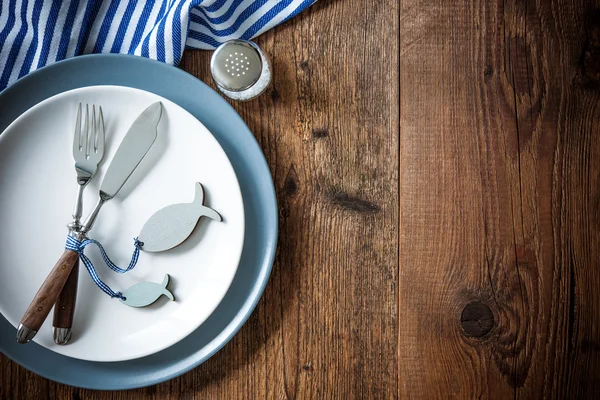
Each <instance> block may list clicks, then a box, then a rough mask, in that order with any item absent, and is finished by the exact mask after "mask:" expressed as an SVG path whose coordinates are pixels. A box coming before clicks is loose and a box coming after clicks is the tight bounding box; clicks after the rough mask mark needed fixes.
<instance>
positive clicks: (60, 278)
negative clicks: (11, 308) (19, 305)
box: [21, 250, 79, 332]
mask: <svg viewBox="0 0 600 400" xmlns="http://www.w3.org/2000/svg"><path fill="white" fill-rule="evenodd" d="M78 259H79V254H77V253H76V252H74V251H72V250H65V252H64V253H63V254H62V256H61V257H60V258H59V259H58V261H57V262H56V264H55V265H54V268H52V270H51V271H50V273H49V274H48V276H47V277H46V280H45V281H44V283H43V284H42V286H41V287H40V289H39V290H38V292H37V293H36V295H35V297H34V298H33V300H32V301H31V304H30V305H29V307H28V308H27V311H25V314H24V315H23V318H22V319H21V325H22V326H23V327H25V328H27V329H29V330H31V331H34V332H37V331H39V329H40V327H41V326H42V324H43V323H44V320H46V317H48V314H50V310H51V309H52V307H53V306H54V303H56V300H57V299H58V296H59V295H60V292H61V290H62V289H63V287H64V286H65V283H66V282H67V279H68V278H69V275H70V274H71V271H72V270H73V266H74V265H75V263H76V262H77V260H78Z"/></svg>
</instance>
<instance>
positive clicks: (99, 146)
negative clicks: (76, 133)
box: [94, 106, 104, 159]
mask: <svg viewBox="0 0 600 400" xmlns="http://www.w3.org/2000/svg"><path fill="white" fill-rule="evenodd" d="M94 122H95V121H94ZM97 133H98V135H97V136H96V154H98V157H100V159H102V156H103V155H104V116H103V115H102V106H99V107H98V131H97Z"/></svg>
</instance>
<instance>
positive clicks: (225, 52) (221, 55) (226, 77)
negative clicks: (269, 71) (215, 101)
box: [210, 40, 262, 92]
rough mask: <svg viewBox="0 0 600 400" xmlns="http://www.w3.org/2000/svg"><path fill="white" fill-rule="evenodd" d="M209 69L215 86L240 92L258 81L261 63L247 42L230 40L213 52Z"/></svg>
mask: <svg viewBox="0 0 600 400" xmlns="http://www.w3.org/2000/svg"><path fill="white" fill-rule="evenodd" d="M210 69H211V72H212V75H213V78H214V80H215V82H216V84H217V85H219V86H220V87H222V88H223V89H226V90H231V91H234V92H241V91H242V90H246V89H248V88H249V87H251V86H252V85H254V84H255V83H256V82H257V81H258V78H260V73H261V71H262V61H261V59H260V54H259V53H258V51H257V50H256V49H255V48H254V47H252V46H251V45H250V44H249V43H248V42H245V41H241V40H232V41H229V42H226V43H224V44H223V45H221V46H220V47H219V48H218V49H217V50H215V53H214V54H213V56H212V60H211V65H210Z"/></svg>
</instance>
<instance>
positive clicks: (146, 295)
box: [121, 274, 175, 307]
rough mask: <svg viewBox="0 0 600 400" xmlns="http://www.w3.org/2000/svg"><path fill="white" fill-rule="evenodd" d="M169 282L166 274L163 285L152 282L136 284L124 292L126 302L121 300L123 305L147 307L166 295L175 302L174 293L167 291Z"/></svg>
mask: <svg viewBox="0 0 600 400" xmlns="http://www.w3.org/2000/svg"><path fill="white" fill-rule="evenodd" d="M169 280H170V277H169V275H168V274H166V275H165V278H164V279H163V281H162V283H161V284H158V283H152V282H140V283H136V284H135V285H133V286H132V287H130V288H129V289H127V290H126V291H125V292H123V297H125V300H123V299H121V303H123V304H126V305H128V306H130V307H146V306H149V305H150V304H152V303H154V302H155V301H156V300H158V299H159V298H160V296H162V295H165V296H167V297H168V298H169V299H171V300H173V301H175V297H173V293H171V292H169V290H168V289H167V285H168V284H169Z"/></svg>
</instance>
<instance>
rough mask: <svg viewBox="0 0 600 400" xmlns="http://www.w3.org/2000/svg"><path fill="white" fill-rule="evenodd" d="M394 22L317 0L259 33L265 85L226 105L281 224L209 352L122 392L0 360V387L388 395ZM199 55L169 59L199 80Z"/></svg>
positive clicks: (392, 346) (157, 393) (205, 61)
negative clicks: (265, 173)
mask: <svg viewBox="0 0 600 400" xmlns="http://www.w3.org/2000/svg"><path fill="white" fill-rule="evenodd" d="M398 25H399V21H398V4H397V1H395V0H385V1H376V0H355V1H352V2H349V1H335V0H331V1H323V0H322V1H320V2H318V3H317V4H315V5H314V6H312V7H311V8H310V9H309V10H307V11H306V12H304V13H302V14H301V15H299V16H297V17H296V18H294V19H292V20H291V21H289V22H286V23H285V24H284V25H282V26H280V27H277V28H276V29H274V30H272V31H270V32H268V33H266V34H265V35H262V36H261V37H260V38H259V40H258V43H259V44H260V45H261V46H262V47H263V48H264V49H265V51H266V52H267V53H268V55H269V56H270V57H271V59H272V61H273V66H274V68H273V70H274V86H273V87H272V88H271V89H270V91H269V92H268V93H266V94H265V95H263V96H262V97H260V98H259V99H257V100H254V101H252V102H248V103H232V104H233V106H234V107H235V109H236V110H237V111H238V112H239V113H240V115H241V116H242V117H243V118H244V120H245V121H246V122H247V123H248V125H249V127H250V129H251V130H252V131H253V132H254V133H255V135H256V138H257V140H258V142H259V144H260V145H261V147H262V149H263V151H264V153H265V155H266V158H267V160H268V163H269V166H270V168H271V171H272V173H273V176H274V180H275V186H276V189H277V196H278V201H279V206H280V216H281V223H280V232H281V234H280V237H279V240H280V242H279V247H278V253H277V257H276V263H275V266H274V269H273V274H272V276H271V279H270V282H269V285H268V286H267V289H266V292H265V295H264V296H263V298H262V299H261V301H260V303H259V304H258V307H257V309H256V311H255V312H254V313H253V314H252V316H251V317H250V319H249V321H248V322H247V324H246V325H245V326H244V327H243V328H242V330H241V331H240V333H238V334H237V335H236V336H235V337H234V339H233V340H232V341H231V342H230V343H229V344H228V345H227V346H226V347H225V348H224V349H223V350H222V351H220V352H219V353H217V354H216V355H215V356H214V357H213V358H211V359H210V360H209V361H208V362H206V363H205V364H204V365H202V366H201V367H199V368H197V369H195V370H193V371H191V372H189V373H187V374H185V375H184V376H182V377H180V378H177V379H174V380H172V381H170V382H166V383H163V384H160V385H157V386H154V387H151V388H146V389H139V390H133V391H127V392H94V391H88V390H79V389H74V388H70V387H68V386H64V385H60V384H55V383H52V382H48V381H46V380H44V379H42V378H39V377H36V376H34V375H33V374H31V373H28V372H26V371H25V370H24V369H23V368H21V367H18V366H16V365H15V364H14V363H12V362H9V361H7V360H6V358H4V357H2V364H1V365H2V367H1V368H2V370H1V375H2V377H3V382H5V383H4V385H3V386H2V388H3V389H2V390H4V392H2V396H3V397H6V398H11V397H13V396H15V395H16V394H23V393H35V394H36V397H35V398H38V399H43V398H53V399H54V398H73V399H77V398H82V399H83V398H84V399H109V398H110V399H134V398H142V397H143V398H150V399H161V400H162V399H179V398H181V399H191V398H209V399H258V398H277V399H280V398H298V399H305V398H315V399H329V398H340V399H347V398H373V399H376V398H395V397H397V395H398V375H397V371H398V363H397V358H398V352H397V337H398V309H397V302H398V114H399V112H398V110H399V108H398V107H399V106H398V71H397V65H398V41H399V39H398ZM209 58H210V53H209V52H193V51H187V52H186V55H185V57H184V60H183V61H182V63H181V67H182V68H183V69H185V70H187V71H189V72H191V73H192V74H194V75H196V76H197V77H199V78H200V79H202V80H203V81H205V82H208V83H210V84H211V85H212V82H211V80H210V75H209V71H208V66H209ZM4 379H6V380H4ZM8 380H10V383H6V382H8ZM20 398H23V397H20Z"/></svg>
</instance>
